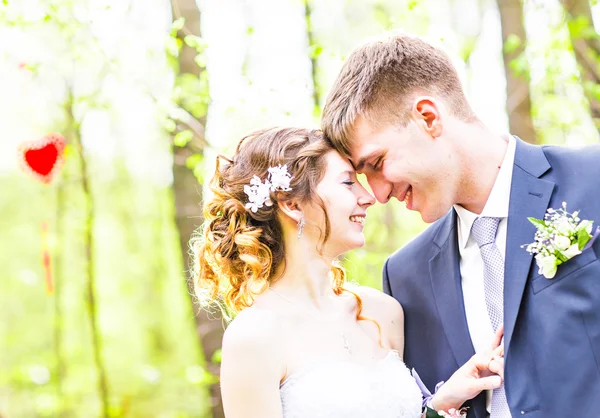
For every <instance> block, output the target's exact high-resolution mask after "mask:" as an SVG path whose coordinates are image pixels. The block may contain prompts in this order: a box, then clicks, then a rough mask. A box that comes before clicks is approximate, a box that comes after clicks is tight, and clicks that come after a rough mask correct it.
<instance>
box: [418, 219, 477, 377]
mask: <svg viewBox="0 0 600 418" xmlns="http://www.w3.org/2000/svg"><path fill="white" fill-rule="evenodd" d="M440 222H441V225H440V229H439V231H438V234H437V235H436V238H435V239H434V243H435V244H436V245H437V250H438V251H437V252H436V254H435V255H434V256H433V257H432V258H431V259H430V260H429V274H430V278H431V285H432V288H433V295H434V298H435V304H436V306H437V309H438V313H439V315H440V319H441V322H442V325H443V326H444V331H445V333H446V338H447V339H448V342H449V343H450V347H451V349H452V353H453V354H454V358H455V359H456V363H457V365H458V366H462V365H463V364H464V363H466V362H467V360H469V358H471V356H472V355H473V354H475V349H474V348H473V344H472V343H471V336H470V334H469V329H468V327H467V318H466V315H465V304H464V300H463V293H462V285H461V279H460V265H459V251H458V242H457V236H456V212H455V211H454V209H452V211H451V212H450V213H449V214H448V215H446V217H445V218H443V219H442V220H441V221H440Z"/></svg>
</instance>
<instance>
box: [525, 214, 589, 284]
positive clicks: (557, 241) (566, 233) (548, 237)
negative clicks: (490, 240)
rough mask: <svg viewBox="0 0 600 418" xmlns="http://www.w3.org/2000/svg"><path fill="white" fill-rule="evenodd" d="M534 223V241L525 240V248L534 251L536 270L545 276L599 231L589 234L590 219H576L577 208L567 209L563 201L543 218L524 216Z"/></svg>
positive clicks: (572, 255)
mask: <svg viewBox="0 0 600 418" xmlns="http://www.w3.org/2000/svg"><path fill="white" fill-rule="evenodd" d="M527 219H529V221H530V222H531V223H532V224H533V225H535V227H536V228H537V231H536V233H535V241H534V242H532V243H531V244H525V245H522V246H521V247H526V249H527V252H529V253H531V254H535V261H536V262H537V265H538V267H539V273H540V274H543V275H544V277H546V278H547V279H552V278H553V277H554V276H555V275H556V271H557V269H558V266H560V265H561V264H562V263H564V262H565V261H567V260H569V259H571V258H573V257H575V256H576V255H578V254H581V252H582V251H583V250H584V249H586V248H587V247H589V246H590V245H591V244H592V242H593V241H594V239H596V237H597V236H598V235H599V234H600V228H596V231H595V232H594V233H593V235H592V227H593V225H594V222H593V221H588V220H581V219H579V211H576V212H573V213H569V212H567V204H566V202H563V204H562V208H560V209H558V210H556V209H552V208H549V209H548V210H547V212H546V215H545V216H544V219H536V218H527Z"/></svg>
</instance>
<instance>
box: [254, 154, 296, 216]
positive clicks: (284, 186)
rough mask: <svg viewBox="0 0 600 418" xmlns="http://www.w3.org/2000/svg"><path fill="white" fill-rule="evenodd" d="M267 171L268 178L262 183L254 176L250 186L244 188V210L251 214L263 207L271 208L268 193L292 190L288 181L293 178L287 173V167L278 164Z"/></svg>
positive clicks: (271, 203)
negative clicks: (245, 197) (245, 200)
mask: <svg viewBox="0 0 600 418" xmlns="http://www.w3.org/2000/svg"><path fill="white" fill-rule="evenodd" d="M268 171H269V175H268V178H267V179H266V180H265V181H264V182H263V181H261V179H260V177H258V176H256V175H255V176H254V177H252V180H250V184H249V185H245V186H244V192H245V193H246V195H247V196H248V203H246V206H245V208H246V209H250V210H251V211H252V212H253V213H256V212H257V211H258V210H259V209H260V208H262V207H263V206H264V205H267V206H273V201H272V200H271V196H270V192H276V191H281V192H289V191H290V190H292V189H291V188H290V181H292V178H293V177H292V176H291V175H290V173H289V172H288V171H287V165H281V164H280V165H278V166H276V167H269V170H268Z"/></svg>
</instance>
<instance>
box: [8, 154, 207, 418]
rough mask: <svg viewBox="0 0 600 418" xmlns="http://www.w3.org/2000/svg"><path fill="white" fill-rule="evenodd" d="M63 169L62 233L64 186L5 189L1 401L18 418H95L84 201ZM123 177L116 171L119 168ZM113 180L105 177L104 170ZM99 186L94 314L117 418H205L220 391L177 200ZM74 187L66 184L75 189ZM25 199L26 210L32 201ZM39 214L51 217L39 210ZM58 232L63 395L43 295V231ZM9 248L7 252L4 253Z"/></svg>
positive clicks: (114, 184)
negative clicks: (207, 356)
mask: <svg viewBox="0 0 600 418" xmlns="http://www.w3.org/2000/svg"><path fill="white" fill-rule="evenodd" d="M73 163H74V161H72V159H69V161H68V163H67V166H66V167H65V175H66V177H65V178H64V180H65V181H68V183H67V184H66V191H65V193H66V196H65V197H66V199H67V200H66V205H67V206H66V208H65V210H64V212H62V213H61V214H60V216H61V217H62V219H63V222H64V225H65V226H64V228H65V229H64V231H62V233H61V231H57V230H56V228H55V222H56V218H55V216H56V215H55V208H56V204H57V202H56V194H55V192H56V186H40V185H37V184H36V183H35V182H34V181H33V180H31V179H29V178H26V177H25V176H24V175H23V174H18V175H16V176H11V177H3V178H1V179H0V187H2V190H3V193H2V194H0V209H1V210H2V211H3V213H4V215H5V216H3V217H2V218H1V219H0V229H1V230H2V247H3V249H4V250H3V251H2V252H1V253H0V262H1V263H2V265H3V266H4V268H3V273H2V283H3V287H2V292H0V316H1V317H2V318H3V321H1V322H0V335H2V338H1V339H0V352H2V356H0V391H2V393H3V397H4V398H6V397H8V399H9V400H10V402H9V404H8V405H9V406H8V408H9V409H7V410H3V412H5V413H6V414H7V416H10V417H13V416H14V417H34V416H35V417H56V416H61V414H62V413H64V414H66V411H67V410H69V411H71V414H72V415H71V416H74V417H92V416H97V412H98V399H97V395H96V374H95V371H94V366H93V359H92V351H91V347H90V335H89V332H90V331H89V326H88V323H87V319H86V314H85V307H84V295H85V293H84V288H83V286H84V283H83V282H82V280H81V277H83V269H84V265H83V263H82V259H83V248H82V246H81V238H80V237H81V235H80V229H81V219H82V215H83V200H82V197H83V196H82V194H81V191H80V190H79V188H78V187H77V183H76V182H73V180H75V179H74V178H73V177H72V176H75V175H76V168H75V167H74V166H73ZM111 164H112V165H113V167H114V166H115V165H116V166H117V167H118V166H119V163H118V162H117V161H113V162H112V163H111ZM97 168H98V170H106V169H108V167H101V166H98V167H97ZM118 173H119V175H118V177H116V178H115V180H114V181H105V182H98V181H96V182H94V184H93V188H94V193H95V194H96V195H97V196H101V197H102V198H101V199H99V207H98V223H97V226H96V237H97V241H96V256H97V258H98V260H99V263H98V266H97V268H98V279H99V280H98V289H97V290H98V296H99V298H98V309H99V315H100V328H101V331H102V333H103V335H104V339H105V349H104V352H103V354H104V358H105V361H106V365H107V368H108V376H109V386H110V388H111V392H112V393H113V397H112V398H111V400H110V402H111V405H110V408H111V411H112V412H111V414H112V415H111V416H113V417H150V416H152V417H158V416H161V417H163V416H164V417H188V418H192V417H194V418H204V417H207V416H208V415H207V414H208V405H209V400H208V394H207V392H206V390H205V386H204V385H206V384H207V383H208V382H212V381H214V377H212V376H210V374H208V372H206V371H205V370H204V360H203V359H202V354H201V352H200V349H199V347H198V344H197V341H196V335H195V333H194V321H193V313H192V312H191V308H190V304H189V300H188V296H187V289H186V287H185V282H184V280H183V279H184V273H183V271H182V270H181V267H180V255H179V248H178V242H177V235H176V231H175V229H174V226H173V223H172V222H171V221H170V219H171V218H172V216H173V213H172V210H173V209H172V200H171V199H172V197H171V193H170V190H168V189H165V188H159V187H157V186H154V185H152V184H149V183H144V182H143V181H140V180H136V181H135V183H133V182H132V181H131V179H129V178H128V174H127V172H126V171H124V170H120V171H119V172H118ZM69 178H70V181H69ZM24 197H25V198H24ZM42 209H43V210H42ZM42 221H48V222H49V224H50V245H51V248H52V250H53V254H54V255H55V258H54V260H53V261H54V265H55V267H56V266H58V264H57V263H59V264H60V269H58V270H56V269H55V271H54V280H55V285H56V286H57V287H58V286H60V287H61V292H62V295H63V296H62V299H61V300H62V302H61V307H62V310H63V315H64V324H63V341H62V344H63V352H64V359H65V361H66V369H65V374H64V376H63V377H62V378H61V379H60V380H61V383H62V387H63V394H62V396H59V395H58V394H57V392H56V385H57V382H58V380H59V376H58V374H57V371H56V365H57V363H56V357H55V351H54V349H53V347H54V343H55V341H54V340H53V335H54V316H53V309H54V304H55V302H56V295H48V294H46V291H45V285H44V274H43V270H42V265H41V238H40V234H41V232H40V224H41V222H42ZM8 243H10V245H9V244H8Z"/></svg>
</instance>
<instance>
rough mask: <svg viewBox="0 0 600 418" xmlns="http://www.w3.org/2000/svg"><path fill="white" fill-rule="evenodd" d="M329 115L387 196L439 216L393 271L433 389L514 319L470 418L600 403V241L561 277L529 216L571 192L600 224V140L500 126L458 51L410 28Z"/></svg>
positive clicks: (348, 151)
mask: <svg viewBox="0 0 600 418" xmlns="http://www.w3.org/2000/svg"><path fill="white" fill-rule="evenodd" d="M322 120H323V122H322V125H323V131H324V133H325V134H326V136H327V137H328V138H329V139H330V140H331V141H332V142H333V144H334V145H335V147H336V148H337V149H338V150H339V151H340V152H341V153H342V154H344V155H346V156H347V157H348V158H350V160H351V162H352V164H353V165H354V167H355V168H356V169H357V170H358V171H359V172H361V173H364V174H365V175H366V177H367V180H368V182H369V184H370V186H371V189H372V190H373V192H374V194H375V196H376V198H377V200H378V201H379V202H381V203H386V202H388V201H389V200H390V199H391V198H394V197H395V198H396V199H398V200H400V201H404V202H405V203H406V206H407V207H408V209H411V210H416V211H419V212H420V214H421V217H422V218H423V220H424V221H426V222H433V224H432V225H431V226H429V228H428V229H427V230H426V231H424V232H423V233H422V234H420V235H419V236H418V237H416V238H415V239H414V240H413V241H411V242H410V243H409V244H407V245H406V246H404V247H403V248H401V249H400V250H398V251H397V252H396V253H394V254H393V255H391V256H390V257H389V259H388V260H387V262H386V264H385V268H384V272H383V288H384V290H385V292H386V293H388V294H390V295H392V296H393V297H395V298H396V299H397V300H398V301H399V302H400V304H401V305H402V306H403V308H404V311H405V341H406V345H405V352H404V359H405V361H406V363H407V364H408V366H409V367H414V368H415V369H416V370H417V371H418V373H419V374H420V376H421V378H422V380H423V381H424V383H425V384H426V385H427V386H428V387H429V389H430V390H432V389H433V388H434V387H435V385H436V384H437V383H438V382H440V381H442V380H446V379H447V378H448V377H449V376H450V375H451V374H452V373H453V372H454V371H455V370H456V369H457V368H458V367H459V366H461V365H462V364H464V363H465V362H466V361H467V360H468V359H469V358H470V356H471V355H473V354H474V353H475V352H482V351H483V350H485V349H486V348H487V347H488V346H489V342H490V341H491V340H492V338H493V335H494V330H495V329H497V328H498V327H499V326H501V325H502V324H504V350H505V368H504V379H505V380H504V387H503V388H500V389H496V390H494V391H493V393H490V392H488V393H482V394H480V395H479V396H477V397H476V398H474V399H473V400H472V401H471V402H470V403H469V406H470V408H469V415H468V416H469V418H473V417H476V418H485V417H486V414H487V413H489V414H491V417H492V418H497V417H503V418H504V417H511V416H512V417H513V418H516V417H527V418H538V417H540V418H541V417H544V418H549V417H583V416H587V415H589V414H590V413H591V414H596V413H597V411H600V262H599V261H598V254H600V240H596V241H594V242H593V245H591V246H590V248H588V249H586V250H584V251H583V252H582V253H581V254H579V255H577V256H575V257H574V258H572V259H570V260H568V261H566V262H565V263H564V264H562V265H560V266H559V267H558V270H557V273H556V275H555V277H554V278H552V279H547V278H546V277H544V276H543V275H540V274H539V273H538V266H536V260H535V259H534V257H533V256H532V255H531V254H529V253H528V252H527V251H526V250H525V248H522V246H523V245H524V244H528V243H531V242H533V241H534V234H535V231H536V230H535V227H534V226H533V225H532V224H531V223H530V222H529V221H528V219H527V218H528V217H533V218H538V219H542V218H543V217H544V214H545V213H546V210H547V209H548V208H555V209H558V208H561V207H562V203H563V202H566V204H567V210H568V211H569V212H574V211H576V210H579V211H580V212H579V217H580V218H581V219H586V220H592V221H594V229H595V228H596V226H597V225H599V224H600V147H597V146H593V147H588V148H584V149H579V150H575V149H568V148H562V147H551V146H546V147H540V146H534V145H530V144H527V143H526V142H523V141H522V140H521V139H519V138H516V137H514V136H510V135H504V136H498V135H496V134H494V133H492V132H491V131H490V130H489V129H488V128H487V127H486V126H485V125H484V124H483V123H482V122H481V121H480V120H479V119H478V118H477V116H476V115H475V114H474V113H473V110H472V109H471V107H470V106H469V104H468V102H467V100H466V98H465V95H464V92H463V90H462V87H461V84H460V81H459V78H458V76H457V73H456V70H455V69H454V68H453V66H452V64H451V62H450V60H449V59H448V57H447V56H446V55H445V54H444V53H443V52H441V51H440V50H439V49H437V48H435V47H433V46H431V45H430V44H428V43H426V42H424V41H422V40H419V39H417V38H414V37H411V36H408V35H396V36H390V37H387V38H384V39H381V40H378V41H377V42H372V43H368V44H365V45H364V46H362V47H360V48H358V49H357V50H355V51H354V52H353V53H352V55H351V56H350V57H349V58H348V60H347V62H346V64H345V65H344V67H343V69H342V71H341V73H340V75H339V76H338V78H337V80H336V81H335V83H334V85H333V88H332V90H331V92H330V93H329V96H328V98H327V103H326V104H325V108H324V111H323V118H322ZM486 411H487V412H486Z"/></svg>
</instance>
